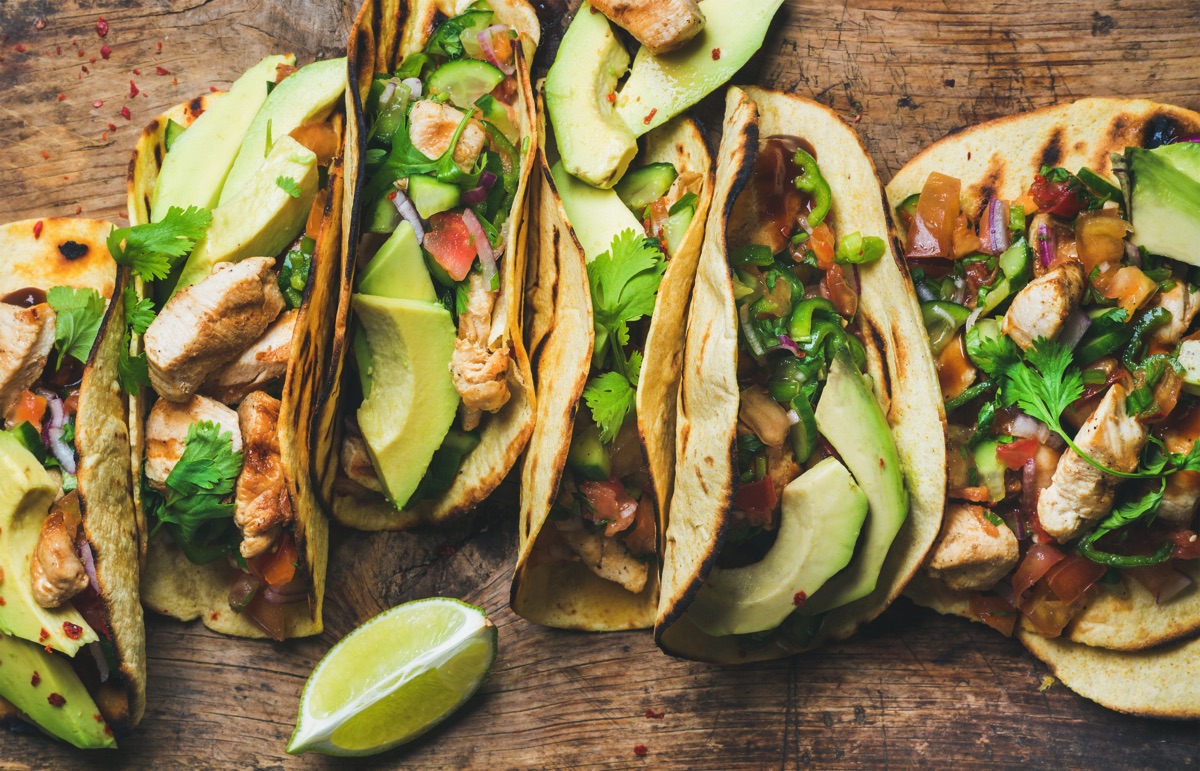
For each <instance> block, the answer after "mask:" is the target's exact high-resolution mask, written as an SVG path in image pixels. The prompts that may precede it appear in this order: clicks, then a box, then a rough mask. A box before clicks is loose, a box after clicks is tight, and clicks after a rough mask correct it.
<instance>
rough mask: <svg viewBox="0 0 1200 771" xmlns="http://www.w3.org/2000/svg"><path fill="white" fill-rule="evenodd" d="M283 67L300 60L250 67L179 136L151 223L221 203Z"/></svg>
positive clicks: (158, 184) (166, 161) (161, 176)
mask: <svg viewBox="0 0 1200 771" xmlns="http://www.w3.org/2000/svg"><path fill="white" fill-rule="evenodd" d="M281 64H282V65H288V66H292V65H295V64H296V57H295V56H293V55H291V54H288V55H287V56H268V57H267V58H265V59H263V60H262V61H261V62H259V63H258V64H256V65H254V66H253V67H251V68H250V69H249V70H247V71H246V73H245V74H244V75H242V76H241V77H240V78H238V79H237V81H236V82H235V83H234V84H233V86H232V87H230V89H229V92H228V93H226V94H225V95H223V96H222V97H221V98H219V99H215V100H213V103H212V106H211V107H209V108H208V109H207V110H205V111H204V112H203V113H202V114H201V115H200V117H198V118H196V120H195V121H193V123H192V125H190V126H188V128H187V130H186V131H184V132H183V133H182V134H180V135H179V136H178V137H176V138H175V140H174V142H173V143H172V144H171V149H170V152H168V153H167V155H166V157H165V158H163V162H162V168H161V169H160V170H159V172H158V179H157V180H156V181H155V183H154V200H153V203H152V205H151V208H150V221H151V222H159V221H161V220H162V218H163V217H165V216H166V214H167V210H168V209H170V208H171V207H172V206H178V207H179V208H181V209H186V208H187V207H189V206H199V207H200V208H202V209H211V208H213V207H214V206H216V205H217V199H218V198H220V196H221V188H222V187H224V185H225V178H226V177H227V176H228V175H229V170H230V169H231V168H233V162H234V159H236V158H237V155H238V150H239V149H240V148H241V146H242V138H243V137H244V136H245V135H246V130H247V129H248V128H249V127H250V123H251V122H252V121H253V120H254V116H255V115H257V114H258V111H259V109H261V108H262V106H263V102H265V101H266V100H267V94H269V93H270V91H271V89H270V85H271V84H272V83H274V82H275V71H276V69H277V68H278V67H279V65H281Z"/></svg>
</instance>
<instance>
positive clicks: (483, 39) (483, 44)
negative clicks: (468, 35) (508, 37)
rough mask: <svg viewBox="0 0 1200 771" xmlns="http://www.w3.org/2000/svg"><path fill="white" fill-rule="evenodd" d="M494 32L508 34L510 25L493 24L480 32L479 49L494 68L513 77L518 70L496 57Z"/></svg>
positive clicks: (477, 37) (478, 38)
mask: <svg viewBox="0 0 1200 771" xmlns="http://www.w3.org/2000/svg"><path fill="white" fill-rule="evenodd" d="M493 32H508V25H507V24H493V25H492V26H490V27H488V28H487V29H485V30H484V31H483V32H480V33H479V34H478V35H476V36H475V37H476V39H477V40H478V41H479V47H480V48H481V49H483V55H484V56H486V57H487V60H488V62H489V63H490V64H491V65H492V66H494V67H496V68H497V69H498V70H500V71H501V72H503V73H504V74H505V75H511V74H513V73H514V72H516V71H517V70H516V68H514V67H513V66H512V65H511V64H506V63H505V62H502V61H500V57H499V56H497V55H496V47H495V46H493V45H492V33H493Z"/></svg>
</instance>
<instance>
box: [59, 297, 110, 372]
mask: <svg viewBox="0 0 1200 771" xmlns="http://www.w3.org/2000/svg"><path fill="white" fill-rule="evenodd" d="M46 302H48V303H49V304H50V307H51V308H53V309H54V313H55V314H56V315H57V317H58V318H57V320H56V321H55V325H54V347H55V349H57V350H58V366H59V367H61V366H62V362H63V357H64V356H68V355H69V356H73V357H74V358H76V359H78V360H79V361H81V362H83V363H85V364H86V363H87V360H88V354H90V353H91V352H92V346H93V345H94V344H95V342H96V335H97V334H98V333H99V332H100V323H101V322H102V321H104V309H105V307H106V303H105V302H104V298H103V297H101V296H100V293H99V292H97V291H96V290H95V289H75V288H72V287H69V286H56V287H51V288H50V290H49V291H47V292H46Z"/></svg>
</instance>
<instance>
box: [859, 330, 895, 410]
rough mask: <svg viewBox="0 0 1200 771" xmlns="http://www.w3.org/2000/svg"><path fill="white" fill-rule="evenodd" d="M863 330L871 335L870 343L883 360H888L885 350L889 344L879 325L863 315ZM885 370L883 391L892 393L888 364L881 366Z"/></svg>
mask: <svg viewBox="0 0 1200 771" xmlns="http://www.w3.org/2000/svg"><path fill="white" fill-rule="evenodd" d="M863 332H864V333H866V334H867V335H869V336H870V338H871V339H870V344H871V345H872V346H873V347H874V348H875V350H876V352H877V353H878V355H879V358H880V359H881V360H882V361H885V362H886V361H887V357H886V354H885V351H887V345H886V344H885V342H884V340H883V334H882V333H880V331H879V329H878V327H876V326H875V325H874V324H873V323H871V319H869V318H867V317H866V316H863ZM880 369H881V370H882V371H883V392H884V393H886V394H890V393H891V392H892V373H891V372H889V371H888V368H887V367H886V366H884V367H880Z"/></svg>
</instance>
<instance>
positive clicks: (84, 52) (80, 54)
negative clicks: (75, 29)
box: [75, 48, 87, 59]
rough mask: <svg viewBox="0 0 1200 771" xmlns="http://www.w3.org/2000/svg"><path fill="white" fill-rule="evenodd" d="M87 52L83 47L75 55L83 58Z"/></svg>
mask: <svg viewBox="0 0 1200 771" xmlns="http://www.w3.org/2000/svg"><path fill="white" fill-rule="evenodd" d="M86 53H87V51H84V50H83V49H82V48H80V49H79V50H78V51H76V52H75V55H76V56H78V57H79V58H80V59H82V58H83V56H84V54H86Z"/></svg>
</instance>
